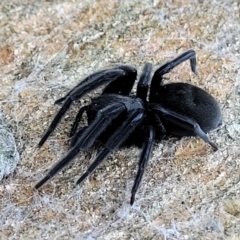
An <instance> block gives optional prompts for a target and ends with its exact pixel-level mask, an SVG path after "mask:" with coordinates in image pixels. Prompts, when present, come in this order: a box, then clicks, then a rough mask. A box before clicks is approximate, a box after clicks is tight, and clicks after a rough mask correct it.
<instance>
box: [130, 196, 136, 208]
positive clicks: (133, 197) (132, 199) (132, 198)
mask: <svg viewBox="0 0 240 240" xmlns="http://www.w3.org/2000/svg"><path fill="white" fill-rule="evenodd" d="M134 202H135V193H134V194H132V196H131V200H130V205H131V206H132V205H133V204H134Z"/></svg>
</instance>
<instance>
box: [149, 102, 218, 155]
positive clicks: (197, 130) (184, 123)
mask: <svg viewBox="0 0 240 240" xmlns="http://www.w3.org/2000/svg"><path fill="white" fill-rule="evenodd" d="M148 107H149V109H152V110H153V111H155V112H159V113H161V114H163V115H164V118H165V119H168V122H172V123H174V125H175V126H179V127H181V128H184V129H186V131H187V132H188V133H192V134H193V135H197V136H199V137H200V138H202V139H203V141H205V142H206V143H208V144H209V145H210V146H211V147H212V148H213V149H214V150H215V151H216V150H218V147H217V145H216V144H215V143H213V142H211V141H210V139H209V137H208V136H207V135H206V133H205V132H204V131H203V130H202V129H201V127H200V126H199V124H198V123H197V122H196V121H195V120H193V119H191V118H189V117H187V116H184V115H182V114H179V113H176V112H173V111H171V110H168V109H166V108H163V107H162V106H161V105H159V104H155V103H151V104H149V105H148Z"/></svg>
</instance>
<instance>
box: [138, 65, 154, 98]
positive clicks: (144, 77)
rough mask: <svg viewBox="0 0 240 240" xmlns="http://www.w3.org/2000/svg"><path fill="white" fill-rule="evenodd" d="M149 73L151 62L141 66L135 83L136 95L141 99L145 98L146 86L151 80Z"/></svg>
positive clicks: (150, 71)
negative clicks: (140, 71)
mask: <svg viewBox="0 0 240 240" xmlns="http://www.w3.org/2000/svg"><path fill="white" fill-rule="evenodd" d="M151 73H152V64H151V63H146V64H145V66H144V67H143V70H142V74H141V76H140V78H139V82H138V85H137V97H139V98H141V99H142V100H143V101H146V100H147V94H148V87H149V83H150V81H151Z"/></svg>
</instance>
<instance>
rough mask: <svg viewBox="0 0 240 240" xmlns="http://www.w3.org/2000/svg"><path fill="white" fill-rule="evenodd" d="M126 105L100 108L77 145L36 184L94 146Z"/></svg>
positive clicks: (51, 175) (118, 104)
mask: <svg viewBox="0 0 240 240" xmlns="http://www.w3.org/2000/svg"><path fill="white" fill-rule="evenodd" d="M125 110H126V108H125V105H124V104H122V103H115V104H112V105H109V106H107V107H105V108H104V109H102V110H100V111H99V112H98V114H97V116H96V118H95V120H94V121H93V122H92V123H91V124H90V125H89V126H88V127H87V128H86V130H85V131H84V132H83V133H82V135H81V136H80V137H79V138H78V139H77V141H76V143H75V145H74V146H73V147H72V148H71V149H70V150H69V151H68V153H67V154H66V155H65V156H64V157H63V158H62V159H61V160H60V161H59V162H58V163H57V164H56V165H55V166H54V167H53V168H52V169H51V170H50V171H49V172H48V173H47V175H46V176H45V177H44V178H43V179H42V180H41V181H40V182H39V183H37V185H36V186H35V188H36V189H38V188H40V187H41V186H42V185H43V184H44V183H45V182H46V181H47V180H49V179H50V178H52V177H53V176H54V175H55V174H56V173H57V172H58V171H60V170H61V169H62V168H63V167H64V166H66V165H67V164H68V163H69V162H70V161H71V160H73V159H74V158H75V157H76V156H77V155H78V154H79V152H80V151H84V150H87V149H88V148H90V147H91V146H92V144H93V143H94V141H95V140H96V139H97V137H98V136H99V135H100V134H101V133H102V132H103V131H104V130H105V128H106V127H107V126H108V125H109V124H110V123H111V122H112V120H113V119H115V118H117V117H118V116H119V115H120V113H122V112H123V111H125Z"/></svg>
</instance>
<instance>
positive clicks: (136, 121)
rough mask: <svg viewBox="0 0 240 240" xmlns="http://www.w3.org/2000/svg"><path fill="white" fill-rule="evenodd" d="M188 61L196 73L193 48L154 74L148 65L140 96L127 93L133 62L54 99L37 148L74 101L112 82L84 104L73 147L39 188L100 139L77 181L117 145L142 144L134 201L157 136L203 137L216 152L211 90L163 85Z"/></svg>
mask: <svg viewBox="0 0 240 240" xmlns="http://www.w3.org/2000/svg"><path fill="white" fill-rule="evenodd" d="M186 60H190V65H191V69H192V71H193V72H194V73H195V74H197V69H196V54H195V51H193V50H189V51H187V52H185V53H183V54H181V55H180V56H179V57H177V58H175V59H174V60H172V61H171V62H168V63H166V64H164V65H163V66H161V67H159V68H158V69H157V70H156V71H155V72H154V73H153V76H152V64H150V63H146V64H145V66H144V68H143V71H142V74H141V76H140V79H139V82H138V85H137V96H129V94H130V92H131V90H132V87H133V84H134V81H135V79H136V77H137V70H136V69H135V68H133V67H130V66H118V67H115V68H111V69H107V70H102V71H99V72H96V73H93V74H91V75H90V76H88V77H86V78H85V79H84V80H83V81H81V82H80V83H79V84H78V85H77V86H76V87H74V88H73V89H72V90H71V91H70V92H69V93H68V94H67V95H66V96H64V97H62V98H60V99H58V100H57V101H56V102H55V103H62V102H63V105H62V108H61V109H60V110H59V112H58V113H57V115H56V116H55V118H54V119H53V121H52V123H51V124H50V126H49V128H48V129H47V131H46V133H45V134H44V135H43V137H42V139H41V141H40V142H39V147H40V146H42V145H43V144H44V142H45V141H46V140H47V138H48V137H49V135H50V134H51V133H52V132H53V131H54V129H55V128H56V126H57V124H58V123H59V122H60V120H61V118H62V117H63V115H64V113H65V112H66V111H67V110H68V109H69V107H70V105H71V104H72V102H73V101H75V100H77V99H80V98H81V97H82V96H83V95H85V94H86V93H87V92H89V91H91V90H93V89H95V88H97V87H98V86H100V85H102V84H105V83H109V84H108V85H107V86H106V87H105V89H104V90H103V93H102V94H101V95H100V96H99V97H97V98H94V99H92V103H91V104H89V105H87V106H84V107H82V108H80V110H79V112H78V114H77V116H76V119H75V122H74V124H73V126H72V129H71V132H70V137H71V138H72V140H71V143H70V150H69V151H68V152H67V154H66V155H65V156H64V157H63V158H62V159H61V160H60V161H59V162H57V164H56V165H55V166H54V167H53V168H52V169H51V170H50V171H49V172H48V173H47V175H46V176H45V177H44V178H43V179H42V180H41V181H40V182H38V183H37V185H36V186H35V188H36V189H38V188H40V187H41V186H42V185H43V184H44V183H45V182H46V181H47V180H49V179H50V178H52V177H53V176H54V175H55V174H56V173H57V172H58V171H60V170H61V169H62V168H63V167H64V166H66V164H68V163H69V162H70V161H71V160H73V159H74V158H75V157H76V156H77V155H78V154H79V152H80V151H83V150H87V149H89V148H90V147H91V146H92V145H93V143H94V142H95V141H96V140H100V141H101V142H102V143H103V145H104V147H103V149H102V150H101V151H100V152H99V153H98V155H97V157H96V159H95V160H94V162H93V163H92V164H91V165H90V166H89V168H88V169H87V171H86V172H85V173H84V174H83V175H82V176H81V177H80V178H79V179H78V181H77V184H79V183H81V182H82V181H83V180H84V179H85V178H86V177H87V176H88V175H89V174H91V173H92V172H93V171H94V170H95V169H96V168H97V167H98V165H99V164H100V163H101V162H102V161H103V160H104V159H105V158H106V157H107V156H108V155H109V154H110V153H111V152H112V151H113V150H114V149H116V148H118V147H120V146H123V145H124V146H129V145H131V144H137V145H141V148H142V153H141V156H140V160H139V163H138V171H137V175H136V179H135V182H134V184H133V188H132V192H131V194H132V195H131V200H130V204H131V205H132V204H133V203H134V200H135V194H136V192H137V189H138V187H139V184H140V182H141V179H142V176H143V173H144V170H145V168H146V166H147V162H148V159H149V156H150V153H151V149H152V146H153V144H154V142H155V141H156V140H161V139H162V138H163V136H164V135H175V136H199V137H200V138H202V139H203V140H204V141H205V142H206V143H208V144H210V145H211V146H212V147H213V149H214V150H217V146H216V145H215V144H214V143H213V142H211V141H210V140H209V138H208V136H207V135H206V133H207V132H208V131H210V130H212V129H214V128H217V127H218V126H220V125H221V119H222V116H221V110H220V108H219V105H218V103H217V102H216V100H215V99H214V98H213V97H212V96H211V95H210V94H209V93H207V92H205V91H204V90H202V89H200V88H198V87H196V86H193V85H190V84H188V83H170V84H165V85H163V84H162V80H163V75H165V74H166V73H168V72H170V71H171V70H172V69H173V68H174V67H176V66H177V65H179V64H180V63H182V62H184V61H186ZM149 86H150V90H149ZM148 90H149V91H148ZM84 112H86V113H87V117H88V126H85V127H82V128H81V129H80V130H78V131H77V128H78V124H79V121H80V119H81V117H82V114H83V113H84Z"/></svg>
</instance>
